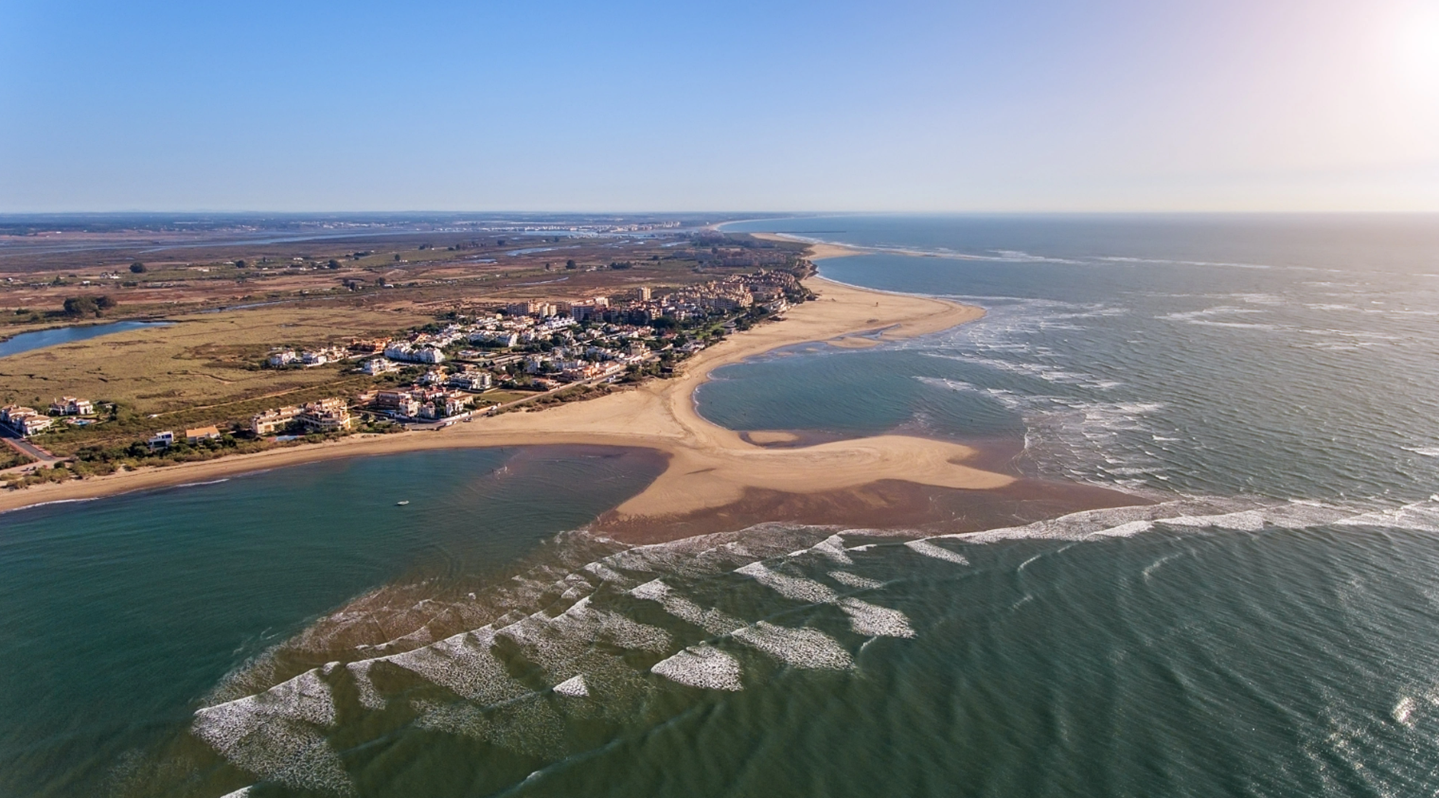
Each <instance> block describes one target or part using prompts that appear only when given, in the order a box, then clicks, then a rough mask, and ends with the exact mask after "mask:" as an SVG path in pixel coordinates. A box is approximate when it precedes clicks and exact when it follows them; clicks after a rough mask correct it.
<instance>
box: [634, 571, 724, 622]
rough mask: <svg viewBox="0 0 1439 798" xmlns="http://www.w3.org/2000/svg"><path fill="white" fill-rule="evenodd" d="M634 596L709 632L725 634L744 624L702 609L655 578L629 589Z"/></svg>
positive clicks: (716, 611) (718, 613)
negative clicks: (655, 603)
mask: <svg viewBox="0 0 1439 798" xmlns="http://www.w3.org/2000/svg"><path fill="white" fill-rule="evenodd" d="M630 595H632V596H634V597H635V598H639V599H645V600H647V601H654V602H658V603H659V605H660V606H661V607H663V608H664V610H665V612H668V613H669V614H670V615H673V616H675V617H676V618H679V619H680V620H682V621H686V622H688V623H692V624H694V625H695V626H698V627H700V628H701V629H704V630H705V631H707V632H709V633H710V634H727V633H729V632H732V631H734V630H735V629H738V628H739V627H741V626H744V621H741V620H739V619H738V618H734V617H732V616H730V615H727V614H725V613H723V612H720V611H719V610H717V609H713V608H711V609H708V610H707V609H704V608H703V607H701V606H699V605H698V604H696V603H694V602H693V601H690V600H689V599H687V598H685V597H684V596H681V595H678V594H676V593H674V591H672V590H671V589H670V586H669V585H666V584H665V583H664V582H661V581H660V580H658V579H655V580H653V581H650V582H646V583H644V584H643V585H640V586H639V587H637V588H635V589H634V590H631V591H630Z"/></svg>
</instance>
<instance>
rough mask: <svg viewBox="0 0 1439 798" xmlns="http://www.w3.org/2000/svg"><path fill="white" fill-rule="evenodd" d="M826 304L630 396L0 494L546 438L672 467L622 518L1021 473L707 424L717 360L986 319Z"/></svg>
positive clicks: (124, 486)
mask: <svg viewBox="0 0 1439 798" xmlns="http://www.w3.org/2000/svg"><path fill="white" fill-rule="evenodd" d="M806 285H808V286H809V287H810V288H811V290H813V291H815V293H816V294H818V296H819V298H818V299H817V300H816V301H813V302H806V303H804V304H803V305H800V306H798V307H796V308H794V309H792V310H791V311H789V313H788V314H787V315H788V318H787V319H785V320H784V321H782V322H777V323H773V324H766V325H762V326H760V327H758V328H755V329H753V330H750V331H747V332H744V333H738V334H736V335H733V336H731V337H730V338H729V339H728V340H726V341H724V342H722V343H719V344H716V345H715V346H712V347H710V348H709V349H706V350H705V351H703V352H701V353H699V354H698V355H696V356H695V357H694V358H692V359H691V360H690V361H689V362H688V363H687V364H686V368H685V373H684V375H683V376H682V377H679V378H676V379H672V380H666V381H656V382H651V383H648V384H645V385H642V386H640V387H639V388H637V389H635V390H632V391H624V392H621V393H616V394H612V395H609V396H605V397H601V398H598V399H594V400H590V401H586V402H576V403H573V404H567V405H561V406H559V407H552V408H549V409H545V410H540V411H532V412H515V413H508V414H505V415H501V416H497V417H493V418H477V419H476V420H475V421H473V422H472V423H469V424H457V425H455V426H452V427H450V428H448V429H445V430H441V431H437V432H410V433H404V434H398V435H383V436H376V435H366V436H354V437H350V438H345V439H342V440H339V441H334V442H330V443H325V444H319V445H313V446H301V447H295V448H286V449H276V450H271V451H266V452H260V453H258V454H253V455H241V456H236V457H230V458H224V459H220V460H212V461H208V462H202V463H189V464H183V465H177V466H170V467H166V468H154V469H142V470H139V471H134V472H130V473H124V474H114V475H110V476H106V477H97V478H92V479H87V480H83V481H70V482H65V483H60V484H55V485H42V486H36V487H32V488H29V489H26V490H22V491H11V492H6V493H5V494H3V495H0V510H8V509H15V508H17V507H22V506H26V505H31V504H37V503H41V502H53V501H62V500H75V499H85V498H94V497H98V496H104V495H108V494H114V493H120V492H126V491H132V490H140V489H146V488H154V487H160V486H164V485H175V484H182V483H189V482H201V481H206V480H212V479H217V478H220V477H224V476H228V475H233V474H239V473H244V472H249V471H256V470H262V469H269V468H276V467H280V466H288V465H295V464H300V463H307V462H316V461H320V460H328V459H333V458H338V457H353V456H368V455H375V454H387V453H394V452H403V451H414V450H420V449H441V448H463V447H490V446H514V445H543V444H597V445H611V446H628V447H641V448H650V449H657V450H660V451H662V452H665V453H666V454H668V456H669V458H670V462H669V467H668V469H667V470H666V471H665V472H664V473H663V474H662V475H661V476H660V477H659V478H658V479H657V480H655V482H654V483H653V484H651V485H650V486H649V487H648V488H647V489H646V490H644V491H643V492H641V493H640V494H639V495H637V496H635V497H634V498H632V499H630V500H629V501H627V502H625V503H624V504H622V505H620V507H619V508H617V513H618V514H619V516H620V517H656V516H670V515H683V514H687V513H694V512H697V511H700V510H705V509H709V508H717V507H721V506H724V505H727V504H730V503H732V502H735V501H737V500H739V499H740V498H741V496H742V495H743V494H744V492H745V490H746V489H747V488H750V487H754V488H763V489H767V490H775V491H782V492H789V493H819V492H824V491H831V490H839V489H844V488H849V487H855V486H859V485H864V484H868V483H873V482H876V481H880V480H902V481H908V482H913V483H918V484H922V485H933V486H940V487H949V488H969V489H986V488H1000V487H1004V486H1006V485H1009V484H1010V483H1012V482H1013V481H1014V480H1013V479H1012V478H1011V477H1008V476H1005V475H1002V474H997V473H994V472H989V471H983V470H980V469H977V468H973V467H969V466H966V465H963V461H964V460H966V459H969V458H970V457H971V456H973V454H974V451H973V450H971V449H969V448H968V447H965V446H960V445H957V444H953V443H945V442H939V441H932V440H928V439H924V438H916V437H909V436H903V435H881V436H876V437H870V438H861V439H856V440H846V441H837V442H831V443H823V444H818V445H815V446H803V447H794V448H766V447H764V446H760V445H757V444H755V443H750V442H748V441H746V440H744V438H743V437H741V435H740V434H739V433H737V432H734V431H732V430H728V429H725V428H723V427H720V426H718V425H715V424H712V423H710V422H709V421H706V420H705V419H704V418H702V417H701V416H700V415H699V414H698V413H697V412H696V410H695V405H694V391H695V389H696V388H698V387H699V385H700V384H702V383H703V382H704V381H705V380H706V379H707V378H708V376H709V373H710V372H711V371H713V370H714V369H715V368H717V367H719V366H722V365H726V364H730V363H735V362H738V361H740V360H743V359H745V358H748V357H752V356H754V355H757V354H760V353H763V352H768V351H771V350H773V349H776V348H779V347H783V346H788V345H793V344H800V343H806V342H815V341H830V340H837V339H838V340H839V341H840V342H841V343H843V341H844V340H845V339H846V337H848V336H853V335H856V334H864V335H865V337H864V338H862V339H858V340H863V341H873V340H885V339H892V338H902V337H909V336H915V335H923V334H925V333H931V332H937V331H939V330H944V329H948V328H950V327H953V326H956V325H958V324H962V323H964V322H967V321H972V320H974V319H977V318H979V317H980V316H981V315H982V314H983V311H982V310H980V309H979V308H974V307H967V306H964V305H959V304H955V303H952V302H946V301H943V300H938V299H929V298H924V297H915V296H907V295H901V294H889V293H882V292H877V291H868V290H863V289H858V288H853V287H850V286H846V285H842V284H839V283H834V282H830V281H827V280H823V279H820V278H811V279H810V280H807V281H806Z"/></svg>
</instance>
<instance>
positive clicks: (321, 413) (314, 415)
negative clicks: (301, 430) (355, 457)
mask: <svg viewBox="0 0 1439 798" xmlns="http://www.w3.org/2000/svg"><path fill="white" fill-rule="evenodd" d="M296 420H297V421H299V423H300V424H301V425H302V426H304V427H305V429H307V430H310V431H313V432H338V431H341V430H347V429H350V427H351V426H353V424H354V419H353V418H351V417H350V408H349V405H348V404H346V402H345V400H344V399H341V398H339V397H332V398H329V399H321V400H320V401H318V402H310V403H309V404H307V405H305V406H304V407H303V408H302V409H301V411H300V414H299V415H298V416H297V417H296Z"/></svg>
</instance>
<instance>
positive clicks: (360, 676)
mask: <svg viewBox="0 0 1439 798" xmlns="http://www.w3.org/2000/svg"><path fill="white" fill-rule="evenodd" d="M374 664H375V660H372V659H366V660H360V661H359V662H351V663H350V664H348V665H346V666H345V669H346V670H348V671H349V672H350V675H351V677H352V678H353V679H354V680H355V689H356V690H358V691H359V693H360V706H362V707H364V708H366V709H384V708H385V704H386V703H387V702H386V701H385V698H384V696H382V695H380V691H379V690H377V689H375V683H374V682H373V681H371V680H370V666H371V665H374Z"/></svg>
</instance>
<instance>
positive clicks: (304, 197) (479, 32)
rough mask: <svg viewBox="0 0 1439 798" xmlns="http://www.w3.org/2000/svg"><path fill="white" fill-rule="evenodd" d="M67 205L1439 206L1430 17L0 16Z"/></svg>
mask: <svg viewBox="0 0 1439 798" xmlns="http://www.w3.org/2000/svg"><path fill="white" fill-rule="evenodd" d="M66 210H294V211H305V210H617V211H622V210H656V211H666V210H676V211H678V210H740V211H743V210H754V211H786V210H899V211H1068V210H1074V211H1104V210H1116V211H1134V210H1141V211H1142V210H1155V211H1172V210H1221V211H1223V210H1439V0H1368V2H1363V3H1359V2H1353V1H1352V0H1345V1H1344V2H1339V1H1338V0H1264V1H1263V2H1238V0H1209V1H1208V2H1175V1H1167V0H1146V1H1145V2H1139V1H1138V0H1133V1H1131V0H1095V2H1090V3H1075V2H1061V1H1060V0H1035V1H1034V2H987V3H962V2H907V1H906V0H897V1H892V2H884V3H879V2H873V3H858V2H847V1H846V0H837V1H832V2H823V3H820V2H791V1H789V0H770V2H727V3H715V2H692V3H654V2H611V3H604V4H600V3H570V2H550V1H547V0H527V1H526V2H518V1H516V2H486V1H483V0H481V1H479V2H467V3H460V2H454V3H440V2H412V3H393V2H390V3H370V2H346V3H330V2H305V3H293V2H292V3H271V2H251V3H245V4H214V3H194V2H190V3H158V2H127V3H101V2H65V1H64V0H49V1H48V2H14V1H13V0H0V212H26V211H36V212H40V211H66Z"/></svg>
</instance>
